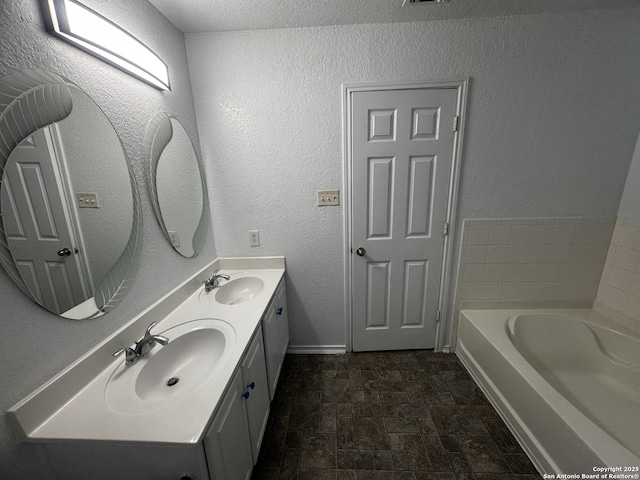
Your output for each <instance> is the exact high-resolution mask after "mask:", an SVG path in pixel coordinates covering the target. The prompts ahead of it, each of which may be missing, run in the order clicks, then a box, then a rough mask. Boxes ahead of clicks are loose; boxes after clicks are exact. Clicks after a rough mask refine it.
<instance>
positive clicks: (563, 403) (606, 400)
mask: <svg viewBox="0 0 640 480" xmlns="http://www.w3.org/2000/svg"><path fill="white" fill-rule="evenodd" d="M456 353H457V355H458V357H459V358H460V359H461V361H462V362H463V363H464V365H465V366H466V368H467V369H468V370H469V372H470V374H471V375H472V376H473V377H474V379H475V380H476V381H477V382H478V383H479V385H480V386H481V388H482V389H483V391H484V392H485V394H486V395H487V397H488V398H489V400H490V401H491V403H492V404H493V406H494V407H495V408H496V409H497V410H498V412H499V413H500V415H501V416H502V418H503V419H504V420H505V422H506V423H507V425H508V426H509V427H510V429H511V431H512V432H513V433H514V435H515V436H516V438H517V439H518V441H519V442H520V444H521V445H522V447H523V448H524V449H525V451H526V452H527V453H528V454H529V457H530V458H531V460H532V461H533V462H534V464H535V465H536V467H537V468H538V470H539V471H540V472H541V473H548V474H557V473H565V474H578V473H580V474H582V473H585V474H594V473H598V470H594V468H602V467H622V468H623V470H622V471H621V472H620V473H625V471H624V467H629V470H628V471H627V473H629V474H631V475H633V474H638V473H640V472H638V471H637V470H636V469H637V468H638V466H640V337H639V336H638V335H637V334H636V333H634V332H633V331H632V330H630V329H627V328H625V327H623V326H621V325H618V324H616V323H615V322H613V321H612V320H609V319H608V318H606V317H604V316H602V315H600V314H598V313H597V312H594V311H592V310H582V309H580V310H578V309H575V310H574V309H561V310H560V309H558V310H463V311H462V312H461V315H460V323H459V328H458V346H457V349H456ZM601 478H602V477H601ZM630 478H631V477H630ZM636 478H637V477H636Z"/></svg>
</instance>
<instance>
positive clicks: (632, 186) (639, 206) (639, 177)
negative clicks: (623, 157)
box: [618, 135, 640, 220]
mask: <svg viewBox="0 0 640 480" xmlns="http://www.w3.org/2000/svg"><path fill="white" fill-rule="evenodd" d="M618 216H619V217H623V218H631V219H635V220H640V135H638V143H637V144H636V150H635V153H634V154H633V160H632V161H631V167H629V175H628V176H627V183H626V184H625V186H624V192H623V194H622V200H621V201H620V209H619V210H618Z"/></svg>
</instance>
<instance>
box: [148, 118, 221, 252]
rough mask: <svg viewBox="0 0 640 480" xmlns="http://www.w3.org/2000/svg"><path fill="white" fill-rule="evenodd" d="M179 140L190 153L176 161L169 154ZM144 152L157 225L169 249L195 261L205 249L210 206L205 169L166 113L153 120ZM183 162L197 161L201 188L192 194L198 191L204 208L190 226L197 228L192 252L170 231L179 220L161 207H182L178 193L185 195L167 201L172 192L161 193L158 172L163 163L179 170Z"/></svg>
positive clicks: (186, 137)
mask: <svg viewBox="0 0 640 480" xmlns="http://www.w3.org/2000/svg"><path fill="white" fill-rule="evenodd" d="M179 136H180V137H182V138H181V139H180V140H181V143H183V144H186V143H188V145H189V147H190V150H189V151H182V152H180V153H181V156H180V157H179V158H177V159H176V158H175V157H176V154H175V153H174V152H172V153H169V151H170V149H171V148H172V147H175V146H176V145H175V143H176V140H177V139H178V137H179ZM187 140H188V142H187ZM172 144H173V145H172ZM145 150H146V152H147V158H148V161H149V175H150V178H149V192H150V195H151V203H152V205H153V211H154V212H155V214H156V218H157V220H158V224H159V225H160V228H161V229H162V233H163V234H164V236H165V238H166V239H167V241H168V242H169V245H171V246H172V247H173V248H174V250H175V251H176V252H178V253H179V254H180V255H182V256H183V257H186V258H193V257H196V256H197V255H198V254H199V253H200V252H201V251H202V248H203V246H204V240H205V235H206V225H207V212H208V210H209V209H208V207H209V202H208V197H207V186H206V181H205V176H204V167H203V165H202V161H201V159H200V157H199V156H198V154H197V153H196V150H195V148H194V147H193V142H192V140H191V137H190V136H189V134H188V133H187V131H186V130H185V129H184V127H183V126H182V124H181V123H180V121H179V120H178V119H177V118H175V117H174V116H172V115H170V114H168V113H166V112H160V113H158V114H157V115H156V116H155V117H153V119H152V120H151V122H150V124H149V128H148V129H147V138H146V141H145ZM183 159H186V160H187V161H189V160H190V159H193V161H195V167H196V168H197V172H198V174H199V177H200V178H199V185H198V186H196V185H192V186H191V189H192V190H191V191H193V190H194V189H196V188H198V187H199V188H200V191H201V198H202V208H201V210H200V212H199V213H200V216H199V218H198V217H197V216H196V217H192V219H193V221H192V222H191V224H192V225H193V226H194V228H193V234H192V235H191V234H190V235H189V237H190V240H191V244H190V245H189V247H190V248H187V247H184V246H183V247H181V246H180V240H179V238H180V237H179V236H178V235H176V233H177V232H176V233H172V230H171V229H172V225H173V224H175V223H177V220H176V219H171V218H167V215H166V214H163V207H162V205H165V206H166V205H174V206H175V205H178V204H180V205H182V204H183V201H182V198H183V196H184V194H185V192H179V193H180V194H181V195H182V196H181V197H180V198H175V197H174V198H167V197H166V195H167V192H166V190H169V189H162V188H161V186H160V185H159V182H158V179H159V174H158V172H159V170H160V168H161V163H162V164H164V166H165V167H168V168H171V167H174V168H180V163H179V162H177V161H176V160H178V161H182V160H183ZM194 183H195V182H194ZM163 190H165V191H163ZM187 208H188V206H187ZM189 213H191V212H183V213H182V215H181V216H184V217H187V216H188V215H189ZM196 215H197V213H196ZM196 222H197V223H196ZM189 233H190V232H189Z"/></svg>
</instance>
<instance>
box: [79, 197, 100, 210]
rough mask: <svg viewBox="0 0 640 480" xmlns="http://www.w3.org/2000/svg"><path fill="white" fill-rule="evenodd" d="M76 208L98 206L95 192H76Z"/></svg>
mask: <svg viewBox="0 0 640 480" xmlns="http://www.w3.org/2000/svg"><path fill="white" fill-rule="evenodd" d="M76 198H77V199H78V208H100V205H98V194H97V193H76Z"/></svg>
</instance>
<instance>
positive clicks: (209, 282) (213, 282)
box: [204, 270, 229, 292]
mask: <svg viewBox="0 0 640 480" xmlns="http://www.w3.org/2000/svg"><path fill="white" fill-rule="evenodd" d="M219 271H220V270H214V272H213V275H211V278H207V279H206V280H205V281H204V291H205V292H210V291H211V290H213V289H214V288H216V287H217V286H218V285H219V284H220V279H221V278H224V279H225V280H229V275H225V274H224V273H218V272H219Z"/></svg>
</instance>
